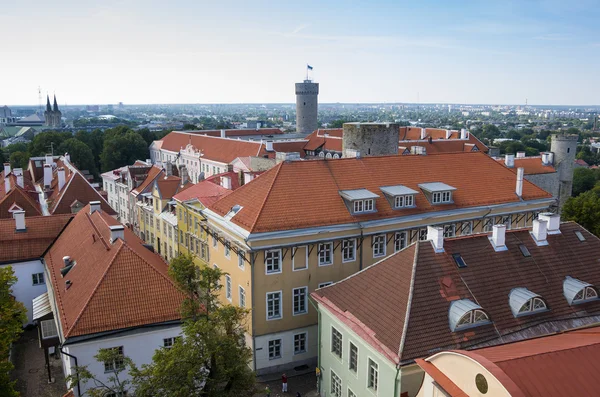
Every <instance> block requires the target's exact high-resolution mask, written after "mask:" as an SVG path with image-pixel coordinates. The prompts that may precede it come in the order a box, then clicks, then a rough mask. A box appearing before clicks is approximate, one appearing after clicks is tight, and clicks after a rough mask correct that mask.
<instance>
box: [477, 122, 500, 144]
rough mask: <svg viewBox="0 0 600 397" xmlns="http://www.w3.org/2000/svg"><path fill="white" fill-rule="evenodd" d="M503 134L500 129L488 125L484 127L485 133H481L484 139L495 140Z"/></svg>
mask: <svg viewBox="0 0 600 397" xmlns="http://www.w3.org/2000/svg"><path fill="white" fill-rule="evenodd" d="M501 136H502V133H501V132H500V129H499V128H498V127H496V126H495V125H494V124H486V125H484V126H483V131H482V133H481V137H482V138H486V139H490V140H492V141H493V140H494V139H495V138H500V137H501Z"/></svg>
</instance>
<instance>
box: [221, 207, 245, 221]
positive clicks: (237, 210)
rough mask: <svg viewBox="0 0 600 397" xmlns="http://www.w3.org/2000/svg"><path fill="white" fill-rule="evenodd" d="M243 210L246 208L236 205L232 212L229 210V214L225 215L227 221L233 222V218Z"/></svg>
mask: <svg viewBox="0 0 600 397" xmlns="http://www.w3.org/2000/svg"><path fill="white" fill-rule="evenodd" d="M242 208H244V207H242V206H241V205H238V204H236V205H234V206H233V207H231V210H229V212H228V213H227V214H225V219H227V220H228V221H229V220H231V218H233V217H234V216H235V215H236V214H237V213H238V212H240V211H241V209H242Z"/></svg>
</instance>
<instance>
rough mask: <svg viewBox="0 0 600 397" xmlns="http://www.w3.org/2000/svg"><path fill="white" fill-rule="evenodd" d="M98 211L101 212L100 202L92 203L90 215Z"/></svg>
mask: <svg viewBox="0 0 600 397" xmlns="http://www.w3.org/2000/svg"><path fill="white" fill-rule="evenodd" d="M96 211H100V201H90V215H92V214H93V213H94V212H96Z"/></svg>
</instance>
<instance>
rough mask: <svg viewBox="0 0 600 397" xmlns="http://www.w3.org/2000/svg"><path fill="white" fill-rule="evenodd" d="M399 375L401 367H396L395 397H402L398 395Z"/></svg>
mask: <svg viewBox="0 0 600 397" xmlns="http://www.w3.org/2000/svg"><path fill="white" fill-rule="evenodd" d="M398 375H400V366H399V365H396V380H395V382H394V397H400V396H399V394H398Z"/></svg>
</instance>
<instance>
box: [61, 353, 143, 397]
mask: <svg viewBox="0 0 600 397" xmlns="http://www.w3.org/2000/svg"><path fill="white" fill-rule="evenodd" d="M94 358H95V359H96V361H98V362H99V363H112V365H113V368H114V370H113V371H111V372H110V375H109V376H108V378H107V381H106V382H103V381H102V380H100V379H98V378H97V377H96V376H95V375H94V373H93V372H91V371H90V370H89V369H88V366H87V365H82V366H80V367H75V368H74V369H73V374H72V375H69V376H67V378H66V381H67V384H68V385H69V387H70V388H74V387H75V386H76V385H77V384H78V383H80V384H81V385H82V386H83V385H86V386H88V385H87V384H88V383H91V384H90V385H89V386H88V387H89V388H88V390H87V391H86V392H85V393H84V394H82V395H86V396H90V397H105V396H106V395H109V394H113V395H116V396H122V395H125V394H126V393H127V392H129V388H130V387H131V381H130V380H128V379H122V376H121V373H122V372H124V371H126V370H127V369H129V370H131V368H132V367H133V362H132V361H131V359H130V358H129V357H126V356H123V355H121V354H120V353H119V351H118V350H116V349H100V350H98V354H96V355H95V356H94Z"/></svg>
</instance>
